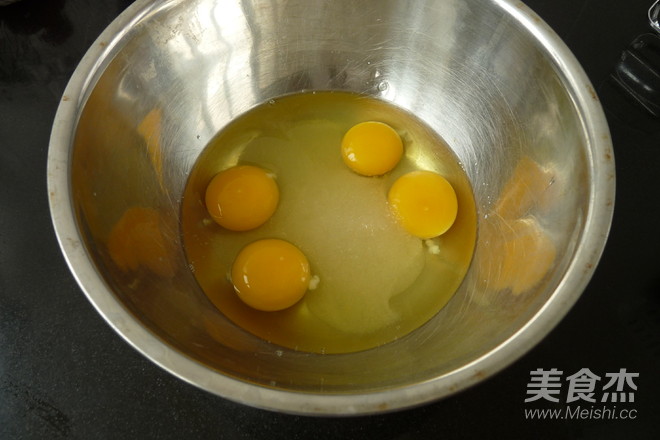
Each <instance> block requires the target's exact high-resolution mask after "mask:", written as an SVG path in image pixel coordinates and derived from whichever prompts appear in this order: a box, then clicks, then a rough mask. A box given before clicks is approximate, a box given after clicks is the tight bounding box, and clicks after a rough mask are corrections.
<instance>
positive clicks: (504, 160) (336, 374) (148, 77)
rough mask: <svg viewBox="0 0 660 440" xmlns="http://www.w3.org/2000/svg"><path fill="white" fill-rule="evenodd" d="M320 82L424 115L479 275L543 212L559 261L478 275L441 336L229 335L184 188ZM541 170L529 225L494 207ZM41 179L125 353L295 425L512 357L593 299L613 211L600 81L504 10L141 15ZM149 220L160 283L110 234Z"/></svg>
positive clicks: (525, 15) (301, 8) (370, 6)
mask: <svg viewBox="0 0 660 440" xmlns="http://www.w3.org/2000/svg"><path fill="white" fill-rule="evenodd" d="M309 90H345V91H352V92H357V93H364V94H369V95H373V96H376V97H379V98H381V99H383V100H387V101H390V102H392V103H394V104H395V105H397V106H399V107H401V108H404V109H406V110H408V111H410V112H412V113H413V114H415V115H416V116H417V117H419V118H421V119H422V120H424V121H425V122H426V123H427V124H428V125H430V126H431V127H432V128H433V129H434V130H435V131H437V133H438V134H439V135H440V136H442V137H443V138H444V139H445V140H446V141H447V142H448V143H449V145H450V146H451V147H452V148H453V149H454V151H455V153H456V155H457V156H458V157H459V159H460V160H461V162H462V164H463V166H464V168H465V171H466V173H467V175H468V176H469V178H470V180H471V182H472V187H473V191H474V196H475V201H476V203H477V209H478V211H479V212H478V214H479V230H480V231H481V235H480V237H479V239H478V243H477V249H476V254H475V261H478V259H479V257H480V255H481V256H483V255H486V253H487V252H488V249H492V248H493V246H497V241H498V240H499V239H500V238H498V237H504V236H505V231H506V230H507V229H510V228H511V227H512V222H514V221H515V220H516V219H517V217H518V216H519V215H523V214H524V215H528V214H531V215H533V217H534V218H535V219H536V220H537V221H538V222H539V224H541V225H543V226H544V227H546V228H547V229H548V232H549V235H548V236H549V237H551V240H552V242H553V248H554V250H555V252H556V254H555V258H554V261H553V263H552V266H551V269H550V270H549V271H548V272H547V273H545V274H544V276H543V278H542V280H541V281H540V282H539V283H537V284H535V285H534V287H533V288H530V289H525V291H523V292H517V291H516V292H515V293H516V294H515V295H514V294H513V293H512V292H511V289H507V288H501V284H502V283H500V282H498V277H499V276H500V274H498V273H493V272H492V271H489V270H486V269H484V267H483V266H480V265H479V264H473V265H472V267H471V269H470V271H469V272H468V275H467V277H466V279H465V281H464V283H463V285H462V287H461V288H460V289H459V291H458V292H457V294H456V295H455V297H454V298H453V300H452V301H450V303H449V305H448V306H446V307H445V308H444V309H443V310H442V311H441V312H440V313H439V314H438V315H437V316H436V317H434V318H433V319H432V320H431V321H430V322H429V323H428V324H427V325H425V326H424V327H422V328H420V329H418V330H417V331H415V332H413V333H412V334H410V335H409V336H407V337H405V338H402V339H400V340H398V341H396V342H394V343H391V344H387V345H385V346H382V347H379V348H377V349H373V350H368V351H364V352H359V353H353V354H345V355H332V356H323V355H311V354H308V353H302V352H295V351H291V350H286V349H282V348H281V347H277V346H274V345H272V344H269V343H267V342H265V341H263V340H260V339H257V338H254V337H252V336H250V335H249V334H247V333H246V332H244V331H242V330H241V329H239V328H236V327H235V326H233V325H232V324H231V323H230V322H228V321H227V320H226V319H225V318H224V317H223V315H222V314H221V313H219V312H218V311H217V310H215V309H214V308H213V307H212V306H211V305H210V303H209V302H208V301H207V300H206V298H205V296H204V294H203V293H202V292H201V291H200V290H199V288H198V286H197V284H196V282H195V280H194V277H193V275H192V274H191V273H190V270H189V269H188V266H187V264H186V260H185V256H184V252H183V249H182V248H181V244H180V240H179V238H178V237H179V229H178V228H179V226H178V225H179V211H180V201H181V200H180V198H181V194H182V193H183V189H184V186H185V183H186V179H187V176H188V174H189V172H190V170H191V168H192V166H193V164H194V163H195V160H196V158H197V157H198V155H199V154H200V152H201V151H202V149H203V148H204V146H205V145H206V144H207V142H208V141H209V140H210V139H211V138H212V137H213V136H214V135H215V134H216V133H217V131H218V130H220V129H221V128H222V127H223V126H225V125H226V124H227V123H228V122H229V121H230V120H232V119H233V118H234V117H236V116H238V115H240V114H241V113H243V112H245V111H246V110H248V109H250V108H251V107H253V106H255V105H257V104H259V103H261V102H264V101H267V100H269V99H271V98H273V97H276V96H280V95H283V94H288V93H295V92H300V91H309ZM530 159H531V160H532V161H534V163H536V164H538V165H539V166H540V168H541V169H543V170H544V172H546V173H547V175H549V176H551V181H550V183H549V186H548V188H546V189H547V190H544V191H543V193H542V200H541V198H538V199H536V198H534V199H533V200H531V201H528V202H529V206H530V209H531V211H530V212H524V213H515V212H511V216H510V217H509V216H507V215H505V216H502V215H497V216H496V215H489V214H492V213H493V212H494V211H493V210H494V209H495V211H496V212H498V214H502V212H500V211H497V209H496V208H497V206H498V204H499V203H501V195H502V191H503V188H504V187H505V186H506V183H507V181H508V180H509V179H510V178H511V176H512V175H513V174H514V170H515V169H516V167H517V166H518V165H519V163H520V162H521V160H523V161H528V160H530ZM48 171H49V176H48V179H49V182H48V183H49V191H50V196H51V212H52V215H53V220H54V224H55V227H56V231H57V234H58V238H59V240H60V243H61V246H62V248H63V250H64V253H65V255H66V257H67V260H68V262H69V264H70V266H71V268H72V271H73V272H74V274H75V275H76V277H77V279H78V281H79V283H80V285H81V286H82V288H83V289H84V290H85V292H86V294H87V295H88V297H89V298H90V300H91V301H92V303H93V304H94V305H95V307H96V308H97V309H98V310H99V312H100V313H101V314H102V315H103V316H104V317H105V319H106V320H107V321H108V322H109V323H110V324H111V325H112V326H113V327H114V328H115V329H116V330H117V331H118V332H119V333H120V334H121V335H122V336H123V337H124V338H125V339H126V340H127V341H128V342H130V343H131V344H132V345H134V346H135V347H136V348H137V349H138V350H140V351H141V352H142V353H144V354H145V355H146V356H148V357H149V358H151V359H152V360H153V361H155V362H156V363H158V364H160V365H161V366H163V367H164V368H166V369H168V370H169V371H171V372H172V373H173V374H175V375H177V376H179V377H181V378H182V379H184V380H187V381H189V382H191V383H194V384H195V385H197V386H199V387H202V388H204V389H207V390H209V391H211V392H214V393H217V394H220V395H222V396H225V397H228V398H231V399H233V400H236V401H239V402H243V403H247V404H250V405H255V406H260V407H266V408H270V409H276V410H282V411H288V412H296V413H319V414H349V413H369V412H378V411H385V410H392V409H396V408H401V407H406V406H410V405H415V404H419V403H423V402H426V401H428V400H431V399H435V398H438V397H442V396H445V395H448V394H451V393H452V392H455V391H457V390H459V389H462V388H464V387H466V386H469V385H470V384H473V383H475V382H478V381H479V380H481V379H483V378H484V377H487V376H489V375H491V374H493V373H494V372H496V371H498V370H499V369H501V368H503V367H504V366H506V365H507V364H508V363H510V362H512V361H513V360H515V359H516V358H517V357H519V356H520V355H521V354H522V353H524V352H525V351H526V350H528V349H529V348H530V347H531V346H533V344H535V343H536V342H538V341H539V340H540V339H541V338H542V337H543V336H544V335H545V334H547V332H548V331H550V329H551V328H552V327H553V326H554V325H555V324H556V323H557V322H558V321H559V320H560V319H561V317H562V316H563V315H564V314H565V313H566V311H567V310H568V308H570V306H571V305H572V304H573V303H574V301H575V300H576V299H577V297H578V296H579V295H580V293H581V292H582V290H583V288H584V286H585V285H586V283H587V282H588V280H589V278H590V276H591V274H592V272H593V269H594V267H595V265H596V264H597V262H598V258H599V256H600V253H601V251H602V248H603V246H604V243H605V240H606V237H607V233H608V229H609V225H610V221H611V215H612V209H613V198H614V165H613V159H612V150H611V142H610V140H609V132H608V129H607V126H606V124H605V121H604V117H603V115H602V111H601V109H600V106H599V104H598V102H597V99H596V97H595V94H594V92H593V89H592V88H591V86H590V84H589V81H588V80H587V78H586V76H585V75H584V73H583V72H582V70H581V69H580V67H579V66H578V65H577V63H576V61H575V59H574V58H573V57H572V55H571V54H570V53H569V52H568V50H567V49H566V48H565V46H564V45H563V44H562V43H561V42H560V41H558V39H557V37H556V36H555V35H554V34H553V33H552V32H551V31H550V30H549V29H548V28H547V27H546V26H545V25H544V24H543V23H541V22H540V20H538V19H537V18H536V17H535V16H534V15H533V14H532V13H531V12H529V11H528V10H527V9H526V8H525V7H524V6H523V5H521V4H514V3H513V2H508V1H504V0H497V1H489V2H482V1H480V0H467V1H466V0H435V1H431V0H428V1H420V2H414V3H413V2H401V1H395V0H392V1H369V2H359V4H358V3H355V2H352V1H349V0H346V1H336V2H326V1H321V0H317V1H307V0H299V1H259V2H250V1H247V0H246V1H238V0H236V1H228V2H225V1H222V2H221V1H217V0H188V1H182V0H171V1H164V2H157V1H148V0H144V1H137V2H136V3H135V4H133V5H132V6H131V7H130V8H129V9H128V10H127V11H126V12H125V13H124V14H122V15H121V16H120V17H119V19H117V21H115V22H114V23H113V24H112V25H111V26H110V27H109V28H108V29H107V30H106V31H105V32H104V33H103V34H102V35H101V37H100V38H99V40H98V41H97V43H96V45H95V46H94V47H92V48H91V49H90V51H89V52H88V54H87V55H86V57H85V58H84V59H83V61H82V62H81V64H80V66H79V68H78V70H77V71H76V73H75V74H74V77H73V78H72V81H71V83H70V84H69V86H68V88H67V90H66V92H65V95H64V97H63V99H62V103H61V105H60V109H59V111H58V115H57V118H56V121H55V125H54V128H53V136H52V139H51V146H50V152H49V170H48ZM523 186H524V185H523ZM135 206H140V207H146V208H153V209H155V210H156V211H157V212H158V213H159V215H160V219H161V227H162V229H163V230H162V234H163V236H165V237H170V238H171V239H172V240H173V241H174V242H175V243H176V246H174V247H173V248H172V250H171V251H168V252H169V253H168V255H167V258H168V259H169V261H170V263H171V265H172V270H171V271H169V272H171V273H166V274H165V275H166V276H163V273H162V272H161V273H160V274H157V273H156V272H158V271H155V272H154V271H150V270H140V271H129V272H125V271H121V270H119V269H118V268H117V267H116V265H115V264H113V262H112V260H111V258H110V256H109V252H108V249H107V240H108V235H109V234H110V230H111V228H112V226H113V224H114V223H115V222H116V221H117V220H118V219H119V218H120V217H121V216H122V214H123V213H124V212H125V211H126V210H127V209H129V208H132V207H135ZM514 211H515V209H514ZM486 230H490V231H491V233H490V234H489V237H488V239H484V235H483V231H486ZM492 231H495V233H492ZM500 232H501V233H500ZM502 239H503V238H502ZM138 252H139V250H138ZM536 252H537V250H535V249H532V248H530V249H527V250H525V251H524V252H522V253H517V254H516V255H517V258H518V260H519V261H516V262H515V263H516V264H518V263H519V264H520V265H523V266H525V267H526V266H527V265H529V262H534V261H536V260H538V259H539V258H541V257H542V256H540V255H537V254H536Z"/></svg>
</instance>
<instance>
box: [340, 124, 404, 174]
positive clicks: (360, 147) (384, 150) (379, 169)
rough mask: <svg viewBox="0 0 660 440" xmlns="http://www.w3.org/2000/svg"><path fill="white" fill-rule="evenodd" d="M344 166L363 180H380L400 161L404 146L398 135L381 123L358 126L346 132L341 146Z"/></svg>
mask: <svg viewBox="0 0 660 440" xmlns="http://www.w3.org/2000/svg"><path fill="white" fill-rule="evenodd" d="M341 154H342V158H343V159H344V163H345V164H346V165H347V166H348V167H349V168H350V169H352V170H353V171H355V172H356V173H358V174H361V175H363V176H380V175H381V174H385V173H387V172H388V171H391V170H392V169H393V168H394V167H395V166H396V165H397V164H398V163H399V160H401V156H402V155H403V142H402V141H401V137H400V136H399V134H398V133H397V132H396V131H395V130H394V129H393V128H392V127H390V126H389V125H387V124H384V123H382V122H376V121H367V122H361V123H359V124H357V125H355V126H353V127H351V129H350V130H348V131H347V132H346V134H345V135H344V137H343V139H342V142H341Z"/></svg>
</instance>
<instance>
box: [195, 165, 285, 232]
mask: <svg viewBox="0 0 660 440" xmlns="http://www.w3.org/2000/svg"><path fill="white" fill-rule="evenodd" d="M279 198H280V192H279V189H278V187H277V183H275V179H274V178H273V177H272V175H270V174H268V173H267V172H266V170H264V169H262V168H259V167H256V166H251V165H239V166H235V167H232V168H228V169H226V170H224V171H221V172H220V173H218V174H216V175H215V177H213V179H211V182H210V183H209V185H208V187H207V188H206V196H205V202H206V209H207V210H208V213H209V215H210V216H211V218H213V220H215V222H216V223H218V224H219V225H220V226H222V227H224V228H226V229H229V230H231V231H248V230H251V229H255V228H257V227H259V226H261V225H262V224H264V223H265V222H266V221H267V220H268V219H269V218H270V217H271V216H272V215H273V213H274V212H275V209H276V208H277V204H278V202H279Z"/></svg>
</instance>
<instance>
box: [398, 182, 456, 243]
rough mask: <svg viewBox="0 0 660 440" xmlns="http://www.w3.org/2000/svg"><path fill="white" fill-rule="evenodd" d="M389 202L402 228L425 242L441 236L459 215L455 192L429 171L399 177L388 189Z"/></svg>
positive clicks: (448, 184)
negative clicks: (427, 239)
mask: <svg viewBox="0 0 660 440" xmlns="http://www.w3.org/2000/svg"><path fill="white" fill-rule="evenodd" d="M388 201H389V203H390V206H391V207H392V210H393V211H394V213H395V214H396V216H397V217H398V219H399V221H400V222H401V224H402V225H403V227H404V228H405V229H406V230H407V231H408V232H409V233H411V234H412V235H414V236H417V237H420V238H424V239H426V238H432V237H437V236H438V235H442V234H444V233H445V232H446V231H447V230H448V229H449V228H450V227H451V225H452V224H454V220H456V214H457V212H458V201H457V199H456V193H455V192H454V188H453V187H452V186H451V184H450V183H449V182H448V181H447V179H445V178H444V177H442V176H441V175H439V174H437V173H434V172H431V171H413V172H410V173H408V174H404V175H403V176H401V177H399V178H398V179H397V180H396V181H395V182H394V184H393V185H392V187H391V188H390V191H389V193H388Z"/></svg>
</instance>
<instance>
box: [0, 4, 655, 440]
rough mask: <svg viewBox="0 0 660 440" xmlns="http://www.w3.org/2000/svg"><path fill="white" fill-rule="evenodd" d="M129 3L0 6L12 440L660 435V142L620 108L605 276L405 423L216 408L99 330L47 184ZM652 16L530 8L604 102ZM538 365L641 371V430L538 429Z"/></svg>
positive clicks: (0, 280)
mask: <svg viewBox="0 0 660 440" xmlns="http://www.w3.org/2000/svg"><path fill="white" fill-rule="evenodd" d="M128 3H129V2H119V1H117V2H106V3H104V4H103V5H102V6H100V5H97V4H91V2H89V1H60V2H56V1H55V2H49V3H48V6H44V5H40V4H39V2H36V1H30V0H24V2H22V4H21V3H19V4H18V5H14V6H12V7H11V8H12V9H11V10H9V9H7V10H2V9H0V38H2V42H3V44H2V45H1V46H0V114H1V115H2V117H1V118H0V140H1V144H2V145H1V153H0V154H2V156H1V159H2V160H0V167H1V168H0V179H1V182H2V186H1V188H2V189H0V197H1V198H0V203H1V205H0V209H1V211H0V213H1V214H0V222H1V226H2V227H1V228H0V234H1V235H0V237H1V239H2V248H1V249H0V262H1V263H2V264H1V266H0V295H1V297H0V317H1V318H2V319H0V347H1V348H2V350H1V351H0V437H2V438H44V437H49V438H89V437H94V438H117V437H128V438H149V437H158V438H177V437H181V436H197V437H200V438H205V437H211V436H215V437H221V438H239V437H251V438H266V437H268V438H284V437H287V438H308V437H309V436H310V435H314V436H316V437H320V438H350V437H354V438H365V437H367V438H368V437H373V438H428V437H434V436H438V435H443V436H446V437H449V438H453V437H458V436H464V437H472V436H477V435H481V436H484V435H489V434H490V435H492V436H498V435H499V436H502V435H507V436H509V437H512V438H516V437H518V438H523V437H529V436H530V435H533V436H534V437H537V438H557V437H569V436H570V437H581V438H607V437H608V436H611V437H613V438H614V437H620V436H621V435H622V434H623V433H626V434H627V435H635V434H637V435H638V436H640V437H651V434H653V433H656V434H657V432H658V424H657V422H656V420H654V418H653V417H652V416H651V414H654V413H657V410H658V404H657V401H656V400H655V399H654V396H655V392H657V390H658V389H659V387H658V379H657V377H656V376H655V368H653V366H654V365H657V362H658V358H659V351H658V350H659V346H658V339H657V335H658V331H657V330H658V327H657V323H658V296H657V295H658V294H659V293H660V292H659V288H660V287H659V282H660V280H659V273H658V269H657V264H655V263H654V260H653V258H652V257H653V255H654V253H653V252H654V249H657V244H658V239H657V238H656V237H654V236H653V235H652V234H649V232H652V231H653V227H654V224H655V222H654V218H655V216H657V214H658V208H657V205H654V204H652V203H651V204H649V203H648V201H649V199H653V195H654V194H656V195H657V191H658V186H657V182H656V180H655V178H654V176H653V171H652V170H653V168H654V166H653V165H656V166H657V164H659V163H660V162H659V157H658V148H657V144H658V134H657V129H655V131H654V127H655V126H654V125H653V123H652V122H651V123H648V124H644V123H640V122H639V121H640V120H643V117H640V119H638V120H635V123H636V124H637V125H635V126H632V127H631V126H630V124H626V125H624V124H623V123H621V122H620V120H622V119H624V118H625V116H626V114H627V112H623V111H621V107H620V106H617V107H615V108H612V109H610V111H608V116H609V117H610V124H611V128H612V134H613V138H614V144H615V154H616V155H617V166H618V169H617V171H618V173H619V177H618V178H619V181H621V180H623V182H624V183H623V184H619V187H618V198H617V211H616V212H615V221H614V228H613V231H612V234H611V238H610V244H609V246H608V248H607V249H606V252H605V255H604V258H603V261H602V263H601V266H600V268H599V269H598V271H597V272H596V275H595V278H594V279H593V281H592V283H591V284H590V286H589V288H588V289H587V292H586V293H585V295H584V296H583V298H582V299H581V300H580V301H579V302H578V303H577V305H576V307H575V308H574V309H573V311H572V312H571V313H569V315H568V317H567V318H566V319H565V320H564V321H563V322H562V323H561V324H560V325H559V327H558V328H557V329H556V330H555V331H554V332H553V333H551V335H550V336H549V337H548V338H547V339H546V340H545V341H544V342H542V343H541V345H539V346H538V347H537V348H536V349H534V350H533V351H532V352H531V353H530V354H528V355H527V356H525V357H524V358H523V359H521V360H520V361H519V362H517V363H516V364H514V365H513V366H512V367H510V368H509V369H507V370H505V371H504V372H502V373H500V374H499V375H497V376H495V377H493V378H492V379H490V380H489V381H488V382H486V383H484V384H481V385H479V386H477V387H475V388H472V389H470V390H468V391H466V392H464V393H462V394H460V395H458V396H455V397H452V398H451V399H448V400H445V401H441V402H437V403H434V404H430V405H426V406H424V407H421V408H418V409H414V410H409V411H405V412H402V413H395V414H390V415H384V416H372V417H362V418H357V419H342V420H334V419H315V418H306V417H296V416H287V415H280V414H273V413H269V412H265V411H261V410H255V409H251V408H247V407H244V406H241V405H236V404H233V403H230V402H228V401H226V400H223V399H220V398H216V397H213V396H211V395H209V394H207V393H204V392H201V391H199V390H197V389H195V388H193V387H190V386H188V385H186V384H184V383H182V382H180V381H178V380H176V379H175V378H172V377H171V376H169V375H167V374H165V373H164V372H162V371H161V370H160V369H158V368H156V367H154V366H153V365H152V364H151V363H149V362H148V361H146V360H145V359H143V358H142V357H141V356H139V355H138V354H136V353H135V352H134V351H133V350H132V349H131V348H130V347H128V346H127V345H126V344H125V343H124V342H123V341H121V340H120V339H119V338H118V337H117V336H116V335H115V334H114V333H113V332H112V331H111V330H110V329H109V328H108V327H107V325H105V323H103V321H102V320H101V319H99V317H98V315H97V314H96V312H95V311H94V310H93V309H92V307H90V306H89V304H88V302H87V301H86V299H85V298H84V295H83V294H82V293H81V292H80V291H79V289H78V287H77V286H76V284H75V282H74V280H73V278H72V277H71V275H70V274H69V272H68V271H67V269H66V266H65V264H64V263H63V260H62V258H61V256H60V252H59V249H58V247H57V244H56V241H55V239H54V235H53V232H52V229H51V226H50V220H49V218H48V208H47V196H46V191H45V178H44V171H45V159H46V146H47V142H48V136H49V133H50V124H51V122H52V118H53V116H54V111H55V108H56V105H57V103H58V100H59V99H60V97H61V93H62V91H63V89H64V85H65V84H66V81H67V80H68V77H69V75H70V74H71V72H72V71H73V69H74V67H75V65H76V63H77V61H78V60H79V58H80V56H82V54H83V53H84V51H85V50H86V48H87V47H88V46H89V45H90V44H91V43H92V41H93V40H94V39H95V37H96V36H97V35H98V34H99V33H100V31H101V30H102V29H103V27H104V26H105V25H107V24H108V23H109V22H110V21H111V20H112V19H113V18H114V16H115V15H116V14H117V13H118V12H119V11H120V10H122V9H123V8H124V7H125V6H127V4H128ZM646 3H647V2H641V1H639V2H626V5H625V7H622V6H621V5H622V3H621V2H611V4H610V5H609V7H607V6H605V5H602V7H595V6H594V5H593V4H592V2H548V1H535V2H532V1H529V2H528V4H529V5H530V6H532V7H533V8H535V9H536V11H537V12H539V14H540V15H541V16H542V17H543V18H545V19H546V20H547V21H548V22H549V23H550V24H551V26H553V27H554V28H555V30H557V31H558V32H559V34H560V35H561V36H562V37H564V38H565V39H566V40H567V42H568V44H569V46H570V47H571V48H572V49H573V50H574V52H575V53H576V55H577V57H578V59H580V60H581V62H582V63H583V65H584V67H585V69H586V71H587V73H588V74H589V75H590V77H591V79H592V82H593V83H594V85H595V86H596V88H597V89H599V92H600V91H601V90H602V93H603V95H607V92H608V91H607V84H606V77H607V75H608V73H609V72H610V70H611V68H612V65H613V64H614V63H615V62H616V60H617V57H618V54H619V52H620V51H621V49H622V48H623V47H625V46H626V45H627V44H628V42H629V41H630V40H631V39H632V38H633V37H634V36H635V35H637V34H639V33H642V32H644V31H645V30H646V27H645V26H646V25H645V21H644V20H643V19H642V20H640V19H639V18H638V17H640V16H642V17H643V16H644V14H645V8H646V7H648V5H646ZM567 11H574V12H573V13H571V14H569V13H568V12H567ZM592 14H593V15H592ZM594 17H596V18H597V19H596V20H594ZM594 23H597V26H598V27H597V30H599V31H600V32H597V31H596V29H594ZM603 29H608V30H611V31H608V32H603ZM5 42H6V43H7V44H4V43H5ZM606 110H607V108H606ZM629 112H632V110H629ZM656 197H657V196H656ZM539 367H542V368H551V367H559V368H562V369H565V370H567V371H570V370H573V371H576V370H578V369H579V368H583V367H588V368H591V369H592V370H594V371H600V372H601V373H603V372H604V371H610V370H612V369H614V368H619V367H627V368H628V369H630V370H635V371H639V372H640V375H641V377H642V378H643V379H642V380H641V381H640V383H639V393H638V396H637V397H638V408H639V410H640V417H639V419H638V420H635V421H628V423H625V424H623V423H616V422H612V421H608V422H605V421H601V422H594V421H586V422H564V423H551V422H547V423H544V424H542V425H539V424H535V423H532V422H529V421H525V420H524V417H523V415H522V410H523V408H524V407H525V406H524V404H523V403H522V400H523V399H524V392H525V385H526V383H527V381H528V377H529V371H530V370H532V369H535V368H539ZM540 426H541V427H542V430H541V431H539V427H540Z"/></svg>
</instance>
